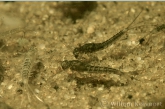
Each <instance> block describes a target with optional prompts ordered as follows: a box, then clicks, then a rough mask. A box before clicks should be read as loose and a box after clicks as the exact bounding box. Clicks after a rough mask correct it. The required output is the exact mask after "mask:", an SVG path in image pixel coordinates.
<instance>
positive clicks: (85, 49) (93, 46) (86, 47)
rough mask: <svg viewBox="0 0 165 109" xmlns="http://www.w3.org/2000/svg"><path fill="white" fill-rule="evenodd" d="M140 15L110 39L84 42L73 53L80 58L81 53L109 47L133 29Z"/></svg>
mask: <svg viewBox="0 0 165 109" xmlns="http://www.w3.org/2000/svg"><path fill="white" fill-rule="evenodd" d="M141 12H142V11H141ZM141 12H140V13H139V14H138V16H139V15H140V14H141ZM138 16H137V17H136V18H135V19H134V20H133V21H132V22H131V23H130V24H129V25H128V27H127V28H125V29H123V30H121V31H120V32H119V33H117V34H115V35H114V36H113V37H111V38H110V39H108V40H106V41H104V42H102V43H87V44H84V45H82V46H80V47H76V48H75V49H74V51H73V54H74V56H75V58H78V56H79V54H83V53H85V54H86V53H92V52H96V51H99V50H102V49H104V48H106V47H108V46H109V45H111V44H112V42H114V41H116V40H117V39H118V38H120V37H121V36H122V35H123V34H125V33H126V32H127V31H128V30H129V29H131V28H130V27H131V25H132V24H133V23H134V22H135V20H136V19H137V18H138Z"/></svg>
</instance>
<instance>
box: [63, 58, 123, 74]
mask: <svg viewBox="0 0 165 109" xmlns="http://www.w3.org/2000/svg"><path fill="white" fill-rule="evenodd" d="M61 66H62V68H63V69H67V68H70V69H71V70H73V71H80V72H82V71H87V72H94V73H95V72H107V73H116V74H119V75H122V72H121V71H119V70H117V69H113V68H110V67H101V66H92V65H89V64H86V63H84V62H81V61H78V60H71V61H68V60H65V61H62V63H61Z"/></svg>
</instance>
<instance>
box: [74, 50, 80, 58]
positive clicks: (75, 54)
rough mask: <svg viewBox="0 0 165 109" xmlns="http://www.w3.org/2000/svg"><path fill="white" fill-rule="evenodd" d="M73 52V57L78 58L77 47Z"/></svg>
mask: <svg viewBox="0 0 165 109" xmlns="http://www.w3.org/2000/svg"><path fill="white" fill-rule="evenodd" d="M73 54H74V57H75V58H78V56H79V51H78V48H75V49H74V51H73Z"/></svg>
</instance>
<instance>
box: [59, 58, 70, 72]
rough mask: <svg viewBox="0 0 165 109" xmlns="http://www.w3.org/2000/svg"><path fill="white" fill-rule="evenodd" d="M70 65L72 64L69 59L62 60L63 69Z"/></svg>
mask: <svg viewBox="0 0 165 109" xmlns="http://www.w3.org/2000/svg"><path fill="white" fill-rule="evenodd" d="M69 66H70V63H69V61H67V60H65V61H62V62H61V67H62V69H63V70H65V69H67V68H69Z"/></svg>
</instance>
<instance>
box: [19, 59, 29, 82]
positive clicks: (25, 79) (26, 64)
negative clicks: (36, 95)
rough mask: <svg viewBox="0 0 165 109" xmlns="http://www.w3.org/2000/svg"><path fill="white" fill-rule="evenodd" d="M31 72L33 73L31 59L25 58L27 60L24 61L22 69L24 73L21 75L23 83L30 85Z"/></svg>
mask: <svg viewBox="0 0 165 109" xmlns="http://www.w3.org/2000/svg"><path fill="white" fill-rule="evenodd" d="M30 72H31V59H30V58H29V57H28V58H25V60H24V64H23V67H22V73H21V74H22V82H23V83H24V84H28V80H29V77H30Z"/></svg>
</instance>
